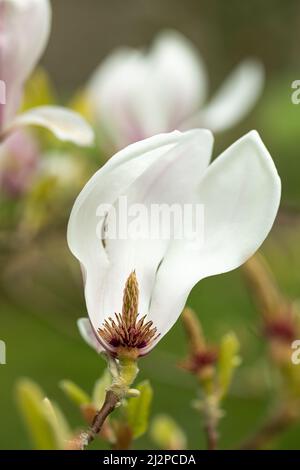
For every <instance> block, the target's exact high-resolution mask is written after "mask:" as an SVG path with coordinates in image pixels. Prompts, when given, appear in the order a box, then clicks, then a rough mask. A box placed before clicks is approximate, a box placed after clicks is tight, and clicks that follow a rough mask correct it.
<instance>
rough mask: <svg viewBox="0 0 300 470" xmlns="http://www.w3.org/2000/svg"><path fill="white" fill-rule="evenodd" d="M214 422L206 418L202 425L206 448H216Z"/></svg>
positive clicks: (216, 439)
mask: <svg viewBox="0 0 300 470" xmlns="http://www.w3.org/2000/svg"><path fill="white" fill-rule="evenodd" d="M215 424H216V423H214V422H213V421H212V420H208V422H207V423H206V425H205V426H204V430H205V434H206V440H207V450H216V449H217V444H218V432H217V429H216V425H215Z"/></svg>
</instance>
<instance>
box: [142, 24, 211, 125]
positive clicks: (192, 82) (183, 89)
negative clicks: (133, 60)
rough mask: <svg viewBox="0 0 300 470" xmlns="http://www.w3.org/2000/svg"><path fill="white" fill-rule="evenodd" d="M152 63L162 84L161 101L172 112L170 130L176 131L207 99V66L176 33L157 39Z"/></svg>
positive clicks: (165, 32)
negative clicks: (175, 128)
mask: <svg viewBox="0 0 300 470" xmlns="http://www.w3.org/2000/svg"><path fill="white" fill-rule="evenodd" d="M149 60H150V61H151V63H152V68H153V71H154V72H153V73H154V77H155V78H156V80H157V82H158V91H159V98H160V100H161V102H162V106H163V107H166V109H167V112H168V121H169V130H172V128H173V127H178V126H179V125H180V124H181V123H182V121H183V120H184V119H187V118H188V117H189V116H191V115H192V114H193V113H194V112H196V110H197V109H198V108H199V107H200V106H201V105H202V103H203V102H204V100H205V99H206V96H207V89H208V78H207V72H206V67H205V65H204V62H203V60H202V58H201V56H200V54H199V52H198V50H197V49H196V47H195V46H194V45H193V44H192V43H191V42H190V41H189V40H188V39H187V38H186V37H185V36H183V35H182V34H180V33H179V32H178V31H172V30H170V31H164V32H163V33H161V34H160V35H159V36H158V37H157V39H156V40H155V42H154V44H153V47H152V49H151V52H150V54H149ZM156 71H157V72H156Z"/></svg>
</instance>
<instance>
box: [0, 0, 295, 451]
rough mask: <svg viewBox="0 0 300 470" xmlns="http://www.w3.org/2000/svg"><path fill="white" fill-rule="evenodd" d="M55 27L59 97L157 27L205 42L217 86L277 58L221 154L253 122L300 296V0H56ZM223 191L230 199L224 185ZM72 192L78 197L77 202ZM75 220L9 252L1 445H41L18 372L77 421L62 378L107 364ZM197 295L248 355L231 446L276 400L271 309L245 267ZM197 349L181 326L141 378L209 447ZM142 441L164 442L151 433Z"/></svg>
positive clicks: (273, 239)
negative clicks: (268, 325) (94, 343)
mask: <svg viewBox="0 0 300 470" xmlns="http://www.w3.org/2000/svg"><path fill="white" fill-rule="evenodd" d="M52 6H53V28H52V35H51V39H50V43H49V45H48V48H47V51H46V53H45V55H44V57H43V59H42V64H43V66H44V67H45V68H46V69H47V71H48V72H49V74H50V76H51V77H52V79H53V81H54V84H55V87H56V89H57V92H58V93H59V95H60V96H61V97H62V98H63V99H65V100H67V99H68V98H69V97H71V96H72V95H73V93H74V92H76V90H78V89H79V88H80V87H82V86H83V85H84V84H85V82H86V80H87V79H88V78H89V77H90V74H91V73H92V71H93V70H94V69H95V67H96V66H97V65H98V64H99V63H100V62H101V60H102V59H103V58H104V57H105V56H106V55H107V54H109V53H110V52H111V51H112V49H114V48H115V47H118V46H120V45H129V46H144V45H148V44H150V42H151V40H152V39H153V37H154V36H155V34H156V33H158V32H159V31H161V30H162V29H165V28H175V29H178V30H179V31H180V32H182V33H183V34H185V35H186V36H187V37H188V38H189V39H191V40H192V41H193V42H194V44H195V45H196V46H197V47H198V48H199V53H200V54H201V55H202V56H203V58H204V60H205V62H206V64H207V67H208V70H209V74H210V80H211V84H212V89H211V92H213V91H214V89H216V88H217V86H218V85H219V84H221V83H222V80H223V79H224V78H225V77H226V75H227V73H229V71H230V70H231V69H232V68H233V67H234V65H236V64H237V63H238V62H239V61H240V60H241V59H243V58H245V57H248V56H254V57H258V58H260V59H261V60H262V61H263V63H264V64H265V67H266V72H267V77H266V85H265V89H264V93H263V95H262V97H261V99H260V101H259V102H258V104H257V106H256V107H255V109H254V111H253V112H252V113H251V114H250V115H249V116H248V117H247V119H245V120H243V121H242V123H241V124H239V126H236V127H235V128H234V129H233V130H230V131H228V132H226V133H223V134H220V135H218V137H217V139H216V148H215V152H216V154H217V152H218V151H220V150H222V149H224V148H225V147H226V146H227V145H229V144H230V143H232V142H233V141H234V140H235V139H237V138H238V137H239V136H240V135H242V134H243V133H246V132H247V131H248V130H249V129H252V128H255V129H258V130H259V132H260V133H261V135H262V138H263V140H264V142H265V143H266V145H267V147H268V148H269V150H270V152H271V154H272V156H273V158H274V160H275V162H276V165H277V167H278V170H279V173H280V175H281V178H282V182H283V200H282V210H281V213H280V215H279V217H278V220H277V222H276V225H275V227H274V230H273V232H272V234H271V235H270V237H269V239H268V240H267V242H266V243H265V244H264V247H263V250H262V251H263V252H264V254H265V255H266V257H267V259H268V261H269V263H270V265H271V267H272V268H273V270H274V273H275V275H276V277H277V279H278V281H279V283H280V286H281V288H282V290H283V291H284V292H285V293H286V294H287V295H289V296H290V297H292V298H294V299H297V298H298V297H299V295H300V288H299V285H300V272H299V263H300V243H299V242H300V225H299V217H298V211H299V210H300V184H299V172H300V160H299V159H300V155H299V143H300V133H299V129H300V105H299V106H297V105H293V104H292V102H291V91H292V90H291V83H292V82H293V81H294V80H296V79H300V54H299V42H300V3H299V1H297V0H289V1H288V2H286V1H282V0H265V1H263V2H262V1H259V0H252V1H248V2H241V1H238V0H227V1H226V2H225V1H223V0H197V1H196V0H185V1H184V2H182V1H180V0H151V1H149V0H110V1H109V2H106V1H104V0H85V1H84V2H83V1H82V0H52ZM220 197H222V196H221V195H220ZM71 203H72V201H70V207H69V208H71ZM65 229H66V225H65V221H63V223H61V224H59V226H58V227H55V229H50V228H49V229H48V230H47V231H44V232H43V233H42V234H41V235H40V236H39V237H37V238H36V240H35V242H34V243H33V244H30V245H28V246H27V247H26V249H24V245H22V246H21V247H20V249H19V250H18V249H17V250H16V251H15V252H14V253H10V255H9V256H8V254H7V253H3V252H1V257H0V265H1V272H0V278H1V283H0V338H1V339H2V340H5V342H6V344H7V365H5V366H0V383H1V386H0V419H1V423H3V425H2V426H1V430H0V448H2V449H19V448H21V449H23V448H30V446H31V443H30V441H29V439H28V436H27V434H26V431H25V429H24V426H23V423H22V420H21V418H20V416H19V413H18V410H17V408H16V404H15V395H14V388H15V384H16V381H17V380H18V379H19V378H20V377H23V376H26V377H30V378H32V379H34V380H35V381H37V382H38V383H39V384H40V385H41V386H42V387H43V389H44V390H45V391H46V392H47V394H48V395H49V397H51V398H54V399H55V400H56V401H57V402H58V403H59V404H60V405H61V407H62V408H63V409H64V410H65V412H66V414H67V416H68V418H69V420H70V422H71V423H72V424H74V426H78V427H80V426H81V425H82V420H81V417H80V415H79V413H78V411H77V410H75V409H74V408H73V407H72V406H71V405H70V404H69V402H68V401H67V400H66V398H65V397H64V395H63V393H62V392H61V391H60V389H59V387H58V382H59V381H60V380H61V379H62V378H69V379H72V380H74V381H75V382H76V383H78V384H80V385H81V386H82V387H83V388H84V389H86V390H90V389H91V387H92V385H93V383H94V381H95V379H96V378H97V377H98V376H99V375H100V373H101V371H102V369H103V367H104V364H103V363H102V362H101V360H100V359H99V358H98V357H97V356H96V355H95V353H94V352H93V351H92V350H90V349H89V348H88V347H87V346H86V345H85V344H84V343H83V341H82V340H81V338H80V337H79V334H78V332H77V328H76V322H75V320H76V319H77V318H78V317H80V316H83V315H85V312H86V309H85V303H84V299H83V294H82V287H81V279H80V273H79V267H78V265H77V263H76V261H75V260H73V258H72V256H71V254H70V253H69V251H68V248H67V245H66V241H65V236H64V234H65ZM189 304H190V305H191V306H192V307H194V308H195V309H196V311H197V312H198V314H199V316H200V318H201V321H202V324H203V327H204V330H205V334H206V335H207V337H208V338H209V339H210V340H211V341H212V342H217V341H218V339H219V338H220V335H221V334H223V333H225V332H227V331H228V330H234V331H235V332H236V333H237V335H238V337H239V339H240V341H241V347H242V350H241V355H242V358H243V364H242V366H241V368H240V370H239V371H238V374H237V377H236V380H235V382H234V384H233V387H232V390H231V393H230V396H229V397H228V399H227V400H226V402H225V404H224V408H225V411H226V416H225V417H224V419H222V421H221V426H220V437H221V439H220V446H221V447H222V448H229V447H234V446H235V445H236V444H238V442H239V441H240V438H241V436H247V435H248V434H250V433H251V432H252V431H253V430H254V429H255V428H256V427H257V426H258V425H259V424H260V423H261V422H262V421H263V419H264V417H265V416H266V414H267V413H268V412H269V411H270V408H272V388H271V387H270V380H271V378H270V375H271V373H270V366H269V364H268V362H267V359H266V356H265V354H264V350H265V346H266V345H265V339H264V338H263V337H262V336H261V334H260V330H259V326H260V322H261V319H260V317H259V315H258V313H257V310H256V308H255V306H254V304H253V302H252V300H251V297H250V295H249V292H248V290H247V288H246V286H245V283H244V282H243V278H242V274H241V272H240V271H239V270H237V271H235V272H232V273H229V274H225V275H222V276H219V277H215V278H210V279H206V280H204V281H202V282H201V283H200V284H199V285H198V286H196V287H195V288H194V290H193V292H192V293H191V296H190V299H189ZM185 353H186V344H185V336H184V333H183V329H182V325H181V323H180V322H178V323H177V325H176V327H175V328H173V329H172V331H171V332H170V333H169V334H168V335H167V337H166V338H165V339H164V340H163V341H161V343H160V344H159V346H158V347H157V348H156V349H155V351H154V352H153V353H151V355H150V356H149V357H146V358H144V359H142V360H141V362H140V369H141V378H142V377H145V378H149V379H150V380H151V383H152V385H153V388H154V394H155V397H154V403H153V407H152V414H153V416H154V415H155V414H156V413H157V412H167V413H168V414H170V415H172V416H173V417H174V418H176V420H177V421H178V422H179V423H180V425H181V426H182V427H183V428H184V429H185V430H186V432H187V435H188V438H189V446H190V448H199V447H202V448H203V447H204V436H203V433H202V429H201V423H200V418H199V415H198V414H197V413H195V412H194V410H193V409H192V408H191V401H192V400H193V399H194V398H195V394H196V387H195V382H194V380H193V378H192V377H190V376H189V375H188V374H186V373H185V372H184V371H182V370H180V369H179V368H178V367H177V366H176V364H177V363H178V361H179V360H181V359H182V358H183V357H184V355H185ZM298 367H299V374H300V366H298ZM299 433H300V426H296V425H295V426H292V427H291V428H290V429H289V430H288V431H287V432H284V433H283V434H282V435H281V437H280V439H279V440H278V442H277V444H276V446H277V447H278V448H282V449H283V448H299V446H300V444H299V442H300V441H299ZM136 444H137V446H138V447H139V448H154V447H155V445H154V444H153V442H151V439H150V438H149V436H147V435H146V436H144V437H143V438H141V439H140V440H139V441H137V443H136Z"/></svg>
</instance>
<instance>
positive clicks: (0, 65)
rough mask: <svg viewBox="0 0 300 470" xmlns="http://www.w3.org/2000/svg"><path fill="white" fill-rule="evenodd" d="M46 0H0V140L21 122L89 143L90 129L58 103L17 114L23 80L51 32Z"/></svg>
mask: <svg viewBox="0 0 300 470" xmlns="http://www.w3.org/2000/svg"><path fill="white" fill-rule="evenodd" d="M50 26H51V7H50V2H49V0H0V80H1V89H2V90H3V88H4V93H1V97H2V98H3V96H2V95H4V96H5V100H4V101H5V102H4V103H3V99H2V100H0V140H3V139H4V137H5V136H6V135H7V134H9V133H11V132H13V131H14V130H15V129H16V128H19V127H20V126H24V125H37V126H44V127H47V128H49V129H50V130H51V131H52V132H53V133H54V134H55V135H56V136H57V137H58V138H60V139H61V140H69V141H72V142H74V143H76V144H78V145H90V144H91V143H92V141H93V132H92V130H91V128H90V126H89V125H88V124H87V123H86V122H85V121H84V120H83V119H82V118H81V117H80V116H79V115H78V114H76V113H74V112H71V111H69V110H67V109H64V108H60V107H57V106H42V107H38V108H35V109H32V110H29V111H27V112H25V113H24V114H21V115H19V116H17V117H16V113H17V111H18V109H19V107H20V103H21V98H22V92H23V86H24V82H25V81H26V80H27V79H28V77H29V75H30V73H31V72H32V70H33V69H34V67H35V65H36V63H37V62H38V60H39V58H40V56H41V54H42V53H43V51H44V49H45V47H46V44H47V41H48V37H49V32H50Z"/></svg>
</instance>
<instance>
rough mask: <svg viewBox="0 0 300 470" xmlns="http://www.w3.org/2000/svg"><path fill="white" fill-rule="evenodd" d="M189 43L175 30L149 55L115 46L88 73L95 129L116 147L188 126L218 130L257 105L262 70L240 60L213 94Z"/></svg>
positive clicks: (255, 63) (252, 62)
mask: <svg viewBox="0 0 300 470" xmlns="http://www.w3.org/2000/svg"><path fill="white" fill-rule="evenodd" d="M207 82H208V80H207V72H206V69H205V65H204V63H203V61H202V59H201V57H200V56H199V54H198V51H197V50H196V48H195V47H194V45H193V44H192V43H190V41H189V40H188V39H186V38H185V37H184V36H182V35H181V34H180V33H178V32H176V31H166V32H164V33H162V34H160V35H159V36H158V37H157V39H156V40H155V42H154V44H153V46H152V48H151V49H150V50H149V51H146V52H145V51H143V50H136V49H130V48H121V49H119V50H116V51H115V52H114V53H112V54H111V55H110V56H109V57H108V58H107V59H106V60H105V61H104V62H103V63H102V64H101V65H100V67H99V68H98V69H97V70H96V71H95V72H94V74H93V76H92V78H91V81H90V84H89V86H88V90H87V99H88V101H89V104H90V107H91V110H92V112H93V114H94V116H95V119H96V120H97V122H98V125H99V128H100V130H101V131H102V132H103V133H105V134H106V137H107V138H108V139H109V140H110V142H111V143H112V144H113V145H114V146H115V147H117V148H122V147H123V146H125V145H128V144H129V143H132V142H136V141H138V140H141V139H145V138H146V137H151V136H152V135H155V134H157V133H160V132H169V131H172V130H174V129H187V128H191V127H205V128H207V129H210V130H212V131H222V130H225V129H227V128H229V127H231V126H234V125H235V124H236V123H237V122H238V121H239V120H241V119H242V118H243V117H244V116H245V115H246V114H247V113H248V112H249V111H250V109H251V108H252V106H253V105H254V104H255V102H256V101H257V99H258V97H259V95H260V93H261V91H262V87H263V84H264V69H263V66H262V64H261V63H260V62H258V61H256V60H250V59H249V60H245V61H244V62H242V63H241V64H240V65H238V66H237V68H236V69H235V70H234V71H233V72H232V73H231V75H230V76H229V77H228V78H227V79H226V81H225V82H224V84H223V85H222V86H221V88H220V89H219V91H218V92H217V93H216V94H215V96H214V97H213V98H212V99H211V100H210V101H209V102H208V103H205V101H206V98H207V91H208V83H207Z"/></svg>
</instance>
